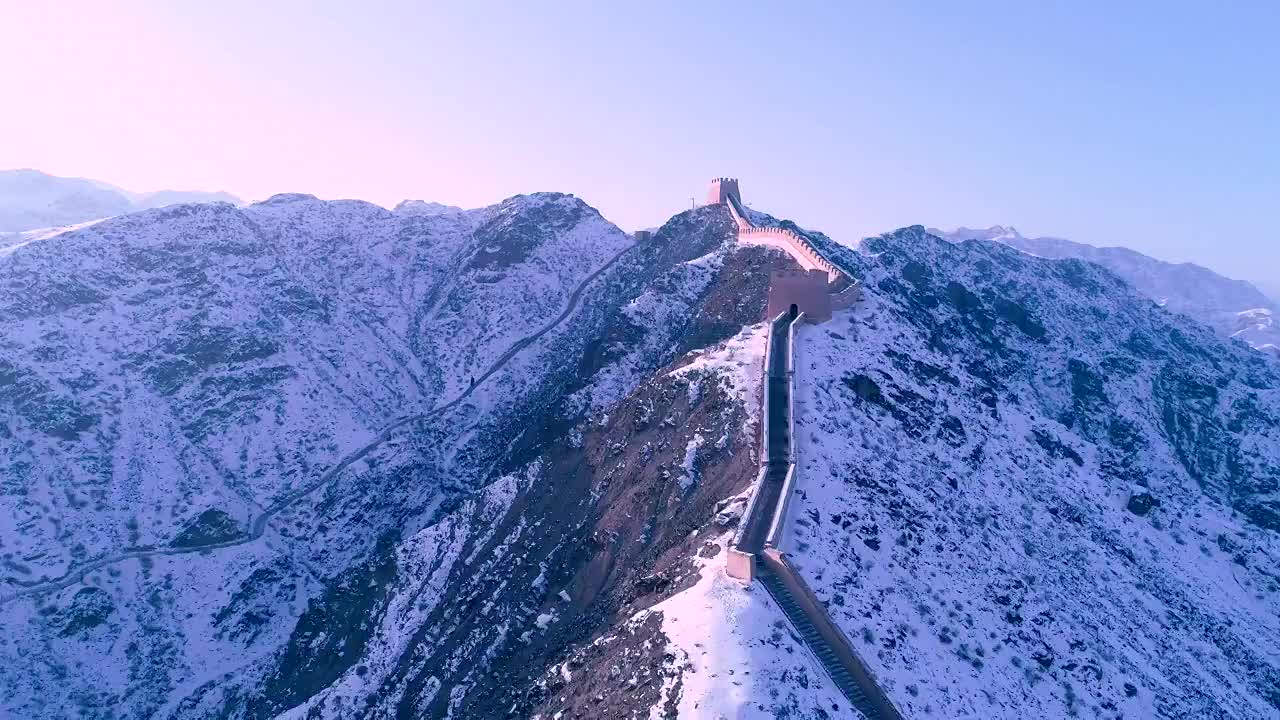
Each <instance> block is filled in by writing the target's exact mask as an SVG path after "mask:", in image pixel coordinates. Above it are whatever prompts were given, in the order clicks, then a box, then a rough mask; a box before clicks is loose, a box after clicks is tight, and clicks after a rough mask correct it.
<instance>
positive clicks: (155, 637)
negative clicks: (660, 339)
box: [0, 194, 631, 715]
mask: <svg viewBox="0 0 1280 720" xmlns="http://www.w3.org/2000/svg"><path fill="white" fill-rule="evenodd" d="M630 246H631V240H630V238H628V237H627V236H626V235H624V234H623V233H622V232H621V231H619V230H618V229H617V228H616V227H614V226H613V225H611V224H609V223H608V222H607V221H605V220H603V218H601V217H600V216H599V214H598V213H596V212H595V211H594V210H593V209H591V208H589V207H587V206H586V205H584V204H583V203H581V201H578V200H576V199H574V198H572V197H570V196H565V195H558V194H539V195H532V196H520V197H516V198H512V199H510V200H508V201H506V202H504V203H502V204H500V205H497V206H494V207H491V208H485V209H481V210H477V211H470V212H468V213H465V214H460V215H448V216H407V215H403V214H396V213H393V212H390V211H387V210H383V209H381V208H377V207H376V206H373V205H369V204H367V203H360V202H334V203H326V202H321V201H318V200H316V199H315V198H311V197H309V196H297V195H291V196H277V197H275V198H272V199H271V200H269V201H266V202H264V203H260V204H258V205H254V206H250V207H247V208H235V207H233V206H231V205H228V204H225V203H214V204H205V205H184V206H178V207H172V208H165V209H159V210H150V211H145V212H142V213H136V214H131V215H127V216H124V217H120V218H115V219H112V220H108V221H105V222H102V223H98V224H95V225H92V226H90V227H87V228H84V229H81V230H77V231H73V232H67V233H62V234H57V235H52V236H48V237H43V238H35V239H33V240H32V241H30V242H27V243H26V244H24V245H22V246H20V247H17V248H14V249H12V250H11V251H10V252H8V253H6V254H4V255H3V256H0V278H3V279H2V280H0V287H2V288H3V289H2V290H0V338H2V344H0V404H2V405H3V407H4V408H5V411H4V413H3V422H0V438H3V442H0V454H2V455H3V460H2V464H3V466H4V467H5V468H6V471H5V473H4V475H3V481H4V486H3V494H0V508H2V511H0V523H2V525H0V530H2V531H3V532H2V534H0V543H3V545H2V547H0V555H2V556H3V558H4V562H3V575H2V576H0V582H2V583H3V584H2V585H0V587H3V590H0V601H4V602H6V606H5V614H4V623H5V626H6V628H5V632H4V633H3V635H5V636H6V639H5V640H2V641H0V658H3V659H2V660H0V662H3V664H4V666H5V667H9V668H14V667H18V666H25V665H27V664H29V663H28V662H27V661H24V660H22V659H21V658H22V657H25V656H28V654H29V653H31V652H36V653H37V655H38V656H39V657H41V658H42V659H43V664H42V665H40V668H44V669H43V670H34V671H32V672H29V673H26V674H22V675H19V674H15V673H9V672H6V673H4V674H3V676H4V678H5V679H4V680H3V683H4V685H5V691H4V693H3V696H4V697H5V698H7V699H6V701H5V702H6V707H8V708H9V710H10V711H12V712H18V713H19V714H28V715H39V714H41V712H47V713H49V714H53V715H59V714H61V713H62V710H59V709H58V708H65V707H70V706H76V705H86V706H88V707H98V706H100V707H102V708H107V707H111V706H113V705H115V704H117V703H119V702H120V697H121V696H120V693H123V692H124V691H125V690H126V689H127V690H128V691H129V693H130V695H129V698H130V699H129V703H130V706H131V707H133V708H134V709H135V710H136V711H137V712H138V713H142V714H149V713H151V712H154V711H155V710H156V709H158V708H163V707H167V705H166V703H167V702H169V700H170V697H171V696H173V697H179V698H180V697H181V696H182V694H183V693H189V692H192V691H193V690H195V689H196V688H197V687H199V686H200V685H201V684H202V683H203V682H204V681H205V680H207V679H210V678H216V677H220V676H222V675H223V674H225V673H227V672H228V671H231V670H234V669H236V668H238V667H240V666H242V665H244V664H245V662H246V661H248V662H250V663H252V662H255V661H257V660H260V659H262V658H266V657H270V656H272V655H273V653H275V652H276V651H277V648H279V647H280V644H281V643H283V642H287V641H288V639H289V637H290V635H291V632H292V630H293V624H292V623H287V622H286V623H279V622H267V620H268V618H272V617H284V618H287V617H290V616H292V617H295V618H296V617H298V614H299V613H301V612H302V611H303V610H304V609H306V608H307V607H308V604H309V603H311V602H313V600H314V598H316V597H323V596H324V593H326V592H329V591H328V590H326V588H328V587H330V586H331V584H332V583H335V582H337V583H341V582H343V581H342V580H341V578H343V577H345V576H347V575H348V574H350V573H359V572H362V568H369V567H373V568H376V567H378V565H377V563H378V561H379V558H385V557H388V556H387V555H385V553H384V551H383V550H381V549H380V548H382V547H383V544H382V543H384V540H385V538H384V535H385V533H386V532H387V531H389V530H392V529H400V528H404V529H405V530H406V532H409V533H412V532H413V527H414V526H415V525H422V524H425V523H427V522H429V521H430V520H431V518H432V517H433V516H434V514H435V511H436V509H437V508H439V506H440V505H441V503H443V502H445V501H446V500H448V499H449V498H451V497H453V496H454V495H457V494H459V493H464V492H467V491H468V490H469V488H468V485H469V484H470V483H472V482H481V481H485V482H487V479H486V478H487V473H488V472H489V468H490V467H491V465H492V463H493V462H494V461H495V458H497V457H499V456H500V454H501V453H503V452H504V451H505V447H504V444H503V443H501V442H494V437H495V434H497V435H501V434H505V433H507V430H505V429H503V428H502V427H500V426H503V424H504V423H505V424H508V425H509V424H510V423H511V422H512V421H514V420H515V419H516V417H517V411H518V407H519V406H520V404H521V403H523V402H526V401H527V400H528V399H529V398H531V397H534V396H536V395H537V394H538V393H540V392H543V388H544V386H545V384H546V383H547V382H549V381H551V380H553V379H554V378H555V377H556V376H557V375H556V373H558V368H557V366H556V365H555V364H549V363H548V357H547V354H548V353H556V352H566V351H568V352H572V348H574V347H577V348H578V352H580V351H581V347H582V344H583V343H584V342H586V338H587V337H589V336H590V335H591V334H593V333H594V332H596V331H597V330H592V329H591V328H594V327H597V326H598V323H599V315H598V313H597V312H596V311H595V310H594V309H589V308H588V307H587V306H588V305H592V299H591V298H592V297H594V296H593V295H592V292H595V291H591V292H588V293H587V294H586V295H585V296H584V297H583V298H582V299H581V302H578V300H577V298H571V293H573V292H575V289H576V288H578V287H579V285H581V284H582V283H584V282H585V281H586V280H587V278H588V277H591V276H592V274H593V273H595V272H596V271H598V270H600V269H601V268H603V267H604V266H605V264H606V263H607V262H609V261H610V260H611V259H613V258H614V257H616V256H618V255H619V253H620V252H622V251H623V250H625V249H627V248H629V247H630ZM603 287H605V288H607V287H609V286H608V285H607V284H605V285H603ZM571 301H573V302H577V303H578V304H577V305H573V304H572V303H571ZM611 302H614V301H611ZM573 307H578V308H579V309H580V312H578V313H577V314H575V315H573V316H572V317H571V318H567V319H566V320H565V322H564V323H562V324H561V325H560V326H558V330H556V331H553V332H548V333H545V334H544V335H541V336H539V337H538V338H537V342H532V338H533V336H534V335H535V333H536V332H537V330H538V329H539V328H542V327H546V326H548V325H549V324H550V323H551V322H552V321H554V320H555V319H556V318H557V317H558V316H560V315H561V314H564V313H568V312H570V310H571V309H572V308H573ZM566 333H567V334H566ZM524 338H530V340H525V341H524V342H525V343H526V346H527V350H526V352H523V353H520V354H518V355H517V356H515V357H513V358H511V359H510V360H509V361H508V362H506V363H505V364H503V365H502V366H501V368H500V370H499V371H498V372H497V373H496V374H494V375H493V376H492V377H491V378H490V379H489V381H488V382H487V383H486V384H485V386H484V387H483V388H480V389H477V391H476V392H474V393H472V394H471V396H470V397H468V398H467V400H466V401H465V402H463V403H461V404H459V405H457V406H456V407H454V408H453V409H452V410H451V411H450V415H451V416H450V417H448V418H447V419H445V418H442V419H441V420H440V421H432V422H426V424H425V425H424V424H423V423H422V422H421V421H414V422H408V423H405V422H402V420H403V419H410V420H412V419H413V418H415V417H419V416H422V414H424V413H426V412H427V411H429V410H431V409H432V408H433V407H436V406H439V405H442V404H445V403H446V402H448V401H449V400H451V399H453V398H457V397H459V396H460V395H461V394H462V393H463V392H465V391H466V390H467V388H468V385H469V380H468V378H469V377H470V376H471V374H473V373H474V374H479V373H480V371H482V370H483V369H484V368H487V367H490V365H489V364H490V363H496V362H498V361H499V360H500V359H502V358H503V356H504V355H505V354H507V353H508V351H511V350H513V349H515V350H519V349H521V345H520V343H521V342H522V339H524ZM531 342H532V344H529V343H531ZM530 366H537V367H542V368H550V371H547V370H543V371H542V372H540V373H531V372H529V367H530ZM449 468H453V470H451V471H448V472H446V469H449ZM268 521H269V522H268ZM300 541H303V542H301V543H300ZM219 543H223V544H228V545H231V547H228V548H226V549H223V550H218V551H215V552H211V553H208V554H203V553H201V554H196V553H192V552H190V550H193V549H197V548H199V547H201V546H204V545H210V544H213V545H217V544H219ZM122 556H123V559H121V558H122ZM141 556H145V557H141ZM139 558H140V559H139ZM371 563H372V565H371ZM82 568H87V569H88V574H87V575H84V574H83V570H82ZM370 572H373V571H372V570H370ZM82 577H83V579H84V580H85V582H84V583H83V584H82V583H80V582H79V581H80V580H81V578H82ZM61 578H67V581H66V582H61V581H60V579H61ZM50 584H52V586H51V587H50ZM46 587H49V589H51V590H52V592H49V593H43V592H41V593H40V594H31V595H26V594H24V593H31V592H34V591H43V590H44V589H45V588H46ZM15 595H19V596H20V597H17V598H16V599H15ZM46 603H49V604H48V605H46ZM42 607H50V608H53V607H61V608H62V610H60V611H58V612H57V613H55V614H54V615H48V614H45V613H42V612H41V610H40V608H42ZM33 648H36V650H33ZM129 658H132V660H129ZM104 664H106V665H108V666H110V667H113V668H116V671H113V673H112V674H109V675H108V676H107V677H100V676H98V675H97V674H96V671H94V668H95V667H101V666H103V665H104ZM55 688H56V690H55ZM44 703H51V704H49V705H44ZM68 704H69V705H68ZM41 707H43V708H45V709H44V710H43V711H37V708H41Z"/></svg>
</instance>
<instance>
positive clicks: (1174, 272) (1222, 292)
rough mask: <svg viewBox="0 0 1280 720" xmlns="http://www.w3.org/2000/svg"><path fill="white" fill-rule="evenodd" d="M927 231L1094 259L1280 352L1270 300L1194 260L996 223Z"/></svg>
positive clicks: (1233, 333)
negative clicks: (1162, 257) (1029, 232)
mask: <svg viewBox="0 0 1280 720" xmlns="http://www.w3.org/2000/svg"><path fill="white" fill-rule="evenodd" d="M929 232H930V233H932V234H934V235H937V236H938V237H941V238H944V239H946V240H951V241H953V242H962V241H964V240H989V241H993V242H998V243H1003V244H1005V245H1008V246H1010V247H1014V248H1017V249H1019V250H1021V251H1023V252H1027V253H1031V254H1032V255H1038V256H1040V257H1047V258H1078V259H1081V260H1088V261H1089V262H1094V263H1097V264H1099V265H1101V266H1103V267H1105V268H1107V269H1108V270H1110V271H1112V272H1114V273H1115V274H1117V275H1119V276H1120V277H1121V278H1123V279H1124V280H1125V281H1126V282H1128V283H1129V284H1130V285H1133V286H1134V287H1135V288H1137V289H1138V291H1139V292H1141V293H1142V294H1143V295H1146V296H1147V297H1149V298H1151V299H1152V300H1155V301H1156V302H1157V303H1158V304H1160V305H1163V306H1165V307H1166V308H1168V309H1169V310H1172V311H1173V312H1177V313H1182V314H1184V315H1187V316H1188V317H1191V318H1193V319H1195V320H1198V321H1200V322H1202V323H1204V324H1205V325H1208V326H1209V327H1211V328H1213V329H1214V330H1216V331H1217V332H1218V333H1219V334H1220V335H1223V336H1224V337H1234V338H1238V339H1240V340H1242V341H1244V342H1246V343H1248V344H1250V345H1252V346H1253V347H1255V348H1258V349H1259V350H1264V351H1267V352H1271V353H1275V354H1277V355H1280V327H1278V326H1276V325H1275V324H1274V323H1273V320H1272V319H1273V316H1274V315H1275V314H1276V313H1277V312H1280V308H1277V306H1276V304H1275V302H1274V301H1272V300H1271V299H1270V298H1268V297H1267V296H1265V295H1263V294H1262V293H1261V292H1259V291H1258V288H1256V287H1254V286H1253V285H1250V284H1249V283H1247V282H1244V281H1243V280H1232V279H1230V278H1226V277H1223V276H1221V275H1219V274H1217V273H1215V272H1213V271H1212V270H1209V269H1207V268H1203V267H1200V266H1199V265H1195V264H1193V263H1168V262H1164V261H1162V260H1156V259H1155V258H1152V257H1148V256H1146V255H1143V254H1142V253H1138V252H1134V251H1133V250H1129V249H1128V248H1121V247H1107V248H1099V247H1094V246H1092V245H1085V244H1083V243H1077V242H1071V241H1070V240H1063V239H1062V238H1055V237H1038V238H1028V237H1023V236H1022V235H1021V234H1020V233H1019V232H1018V231H1017V230H1016V229H1014V228H1011V227H1003V226H1000V225H994V226H992V227H989V228H987V229H985V230H976V229H971V228H964V227H962V228H957V229H956V230H953V231H951V232H942V231H939V230H930V231H929Z"/></svg>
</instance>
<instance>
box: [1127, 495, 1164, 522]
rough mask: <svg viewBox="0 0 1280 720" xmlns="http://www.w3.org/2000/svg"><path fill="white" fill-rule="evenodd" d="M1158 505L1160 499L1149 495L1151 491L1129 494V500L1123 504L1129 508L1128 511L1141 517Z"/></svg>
mask: <svg viewBox="0 0 1280 720" xmlns="http://www.w3.org/2000/svg"><path fill="white" fill-rule="evenodd" d="M1158 505H1160V501H1159V500H1156V499H1155V498H1154V497H1152V496H1151V493H1134V494H1133V495H1130V496H1129V502H1128V504H1127V505H1126V506H1125V507H1127V508H1129V512H1131V513H1133V514H1134V515H1137V516H1139V517H1142V516H1144V515H1146V514H1147V513H1149V512H1151V509H1152V508H1154V507H1157V506H1158Z"/></svg>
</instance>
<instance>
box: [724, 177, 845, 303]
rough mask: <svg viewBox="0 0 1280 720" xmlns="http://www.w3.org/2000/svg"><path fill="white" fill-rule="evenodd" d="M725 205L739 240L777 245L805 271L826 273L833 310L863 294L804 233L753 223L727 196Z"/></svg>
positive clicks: (736, 202)
mask: <svg viewBox="0 0 1280 720" xmlns="http://www.w3.org/2000/svg"><path fill="white" fill-rule="evenodd" d="M725 204H726V205H728V206H729V213H730V214H731V215H732V216H733V220H734V222H736V223H737V224H738V242H740V243H745V244H748V245H769V246H772V247H776V248H778V249H780V250H783V251H784V252H786V253H787V254H789V255H791V257H792V258H794V259H795V261H796V262H797V263H799V265H800V267H802V268H804V269H805V270H821V271H823V272H825V273H826V274H827V282H828V284H829V289H830V292H831V293H832V294H833V297H832V309H833V310H834V309H843V308H847V307H849V306H850V305H852V304H853V303H854V302H856V301H857V299H858V298H860V297H861V296H862V292H861V287H860V286H859V285H858V281H857V280H855V279H854V278H852V277H850V276H849V274H848V273H846V272H845V271H844V270H843V269H841V268H840V267H839V266H838V265H836V264H835V263H833V262H831V261H830V260H828V259H827V258H826V256H825V255H823V254H822V251H821V250H819V249H818V248H817V246H815V245H814V244H813V243H812V242H810V241H809V239H808V238H806V237H805V236H804V235H801V234H800V233H798V232H796V231H794V230H789V229H787V228H781V227H772V226H765V225H756V224H754V223H752V222H751V219H750V217H749V216H748V215H747V211H746V209H745V208H743V207H742V206H741V205H740V204H739V203H738V201H737V199H736V198H733V197H729V198H728V199H727V200H726V201H725ZM836 296H843V297H842V298H841V301H842V302H844V303H845V304H844V305H843V306H842V307H841V308H837V307H836Z"/></svg>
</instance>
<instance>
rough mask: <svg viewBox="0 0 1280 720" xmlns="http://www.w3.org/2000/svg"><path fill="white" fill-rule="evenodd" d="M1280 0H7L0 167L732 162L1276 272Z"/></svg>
mask: <svg viewBox="0 0 1280 720" xmlns="http://www.w3.org/2000/svg"><path fill="white" fill-rule="evenodd" d="M1278 24H1280V9H1278V6H1276V5H1275V4H1274V3H1262V2H1260V3H1254V4H1251V3H1248V2H1244V3H1235V4H1232V6H1231V8H1230V9H1229V10H1226V9H1222V8H1217V7H1212V6H1209V5H1205V4H1202V3H1191V2H1188V3H1185V4H1183V3H1177V2H1175V3H1165V4H1163V5H1161V6H1160V7H1159V9H1158V12H1157V11H1156V10H1155V9H1152V8H1151V7H1145V6H1139V5H1135V4H1124V3H1097V4H1093V5H1090V4H1089V3H1071V4H1054V3H1013V2H992V3H990V4H987V3H984V2H982V1H981V0H980V1H979V2H977V3H964V4H955V3H924V4H921V5H915V4H912V3H885V4H882V5H872V4H861V3H860V4H853V3H833V4H830V5H828V6H825V7H814V6H803V7H800V8H795V7H790V6H785V5H780V4H777V3H765V2H761V3H751V2H705V3H677V2H664V1H661V0H655V2H651V3H631V4H622V3H598V2H585V1H580V0H561V1H557V2H552V3H518V2H496V1H495V2H485V1H482V0H476V1H473V2H465V3H463V2H457V3H454V2H432V3H423V2H408V1H399V0H385V1H376V0H371V1H370V2H361V3H353V2H329V1H323V0H322V1H318V2H293V1H288V2H286V1H284V0H271V1H268V2H248V1H246V0H219V1H218V2H206V3H195V2H172V1H162V0H114V1H112V2H100V1H88V0H84V1H81V2H60V1H58V0H48V1H42V0H7V1H6V0H0V33H2V34H0V68H3V71H2V72H0V103H3V105H0V169H4V168H23V167H31V168H36V169H39V170H43V171H45V172H48V173H51V174H54V175H66V176H78V177H89V178H94V179H98V180H104V181H107V182H110V183H113V184H116V185H119V186H121V187H124V188H128V189H130V190H135V191H149V190H158V189H192V190H225V191H228V192H232V193H235V194H237V195H239V196H241V197H243V198H246V199H249V200H257V199H263V198H265V197H267V196H269V195H271V194H274V193H277V192H309V193H313V194H315V195H318V196H320V197H322V198H343V197H345V198H361V199H365V200H370V201H373V202H376V203H379V204H382V205H394V204H395V203H396V202H398V201H400V200H402V199H405V198H418V199H424V200H430V201H436V202H443V203H449V204H455V205H462V206H468V207H475V206H479V205H484V204H488V203H492V202H496V201H498V200H501V199H502V198H504V197H508V196H510V195H514V194H517V193H523V192H533V191H539V190H558V191H562V192H572V193H575V194H577V195H579V196H581V197H583V198H584V199H585V200H586V201H587V202H589V203H591V204H593V205H595V206H596V207H597V208H599V209H600V210H601V211H602V212H603V213H604V214H605V216H606V217H608V218H609V219H610V220H612V221H614V222H615V223H617V224H619V225H620V226H622V227H623V228H626V229H634V228H638V227H647V226H652V225H655V224H658V223H660V222H662V221H663V220H665V219H666V218H667V217H669V216H670V215H671V214H672V213H674V212H677V211H679V210H680V209H682V208H684V207H687V205H688V201H689V198H690V197H694V196H698V195H700V194H701V193H702V192H703V190H704V186H705V182H706V180H707V179H708V178H711V177H715V176H721V175H727V176H737V177H740V178H741V179H742V181H743V193H744V197H745V199H746V200H747V202H748V203H755V204H756V205H757V206H758V207H760V208H761V209H763V210H767V211H770V212H773V213H774V214H777V215H780V216H785V217H789V218H793V219H795V220H797V221H799V222H801V223H804V224H806V225H809V226H811V227H814V228H818V229H821V230H823V231H825V232H827V233H828V234H830V235H831V236H833V237H835V238H836V239H839V240H844V241H854V240H856V239H858V238H860V237H863V236H866V235H870V234H875V233H879V232H883V231H886V230H891V229H894V228H897V227H901V226H904V225H912V224H922V225H932V226H937V227H954V226H956V225H961V224H963V225H968V226H971V227H972V226H986V225H991V224H996V223H1000V224H1006V225H1015V226H1017V227H1018V228H1019V230H1021V231H1023V232H1024V233H1025V234H1029V235H1031V234H1048V233H1052V234H1056V235H1061V236H1065V237H1069V238H1072V239H1075V240H1080V241H1084V242H1089V243H1093V244H1098V245H1126V246H1129V247H1132V248H1134V249H1137V250H1140V251H1143V252H1147V253H1149V254H1152V255H1154V256H1156V257H1160V258H1163V259H1168V260H1175V261H1176V260H1193V261H1197V262H1200V263H1202V264H1206V265H1209V266H1210V267H1213V268H1215V269H1218V270H1220V271H1223V272H1226V273H1228V274H1233V275H1236V276H1240V277H1245V278H1249V279H1255V280H1259V281H1261V282H1264V283H1267V282H1273V283H1275V284H1280V282H1276V281H1277V278H1276V277H1275V274H1276V271H1275V270H1274V269H1275V268H1280V243H1278V242H1276V240H1277V238H1276V237H1275V235H1274V230H1268V228H1272V227H1274V218H1273V215H1274V207H1275V203H1276V198H1277V197H1280V171H1278V170H1277V168H1278V167H1280V140H1278V139H1277V137H1278V136H1277V134H1276V132H1275V118H1276V117H1277V116H1278V114H1280V73H1278V72H1276V68H1280V44H1277V43H1276V42H1275V38H1274V37H1272V34H1271V33H1273V30H1274V28H1275V27H1276V26H1277V25H1278ZM1268 232H1269V233H1271V234H1270V235H1267V233H1268ZM1268 268H1270V270H1268Z"/></svg>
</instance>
